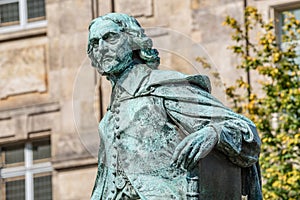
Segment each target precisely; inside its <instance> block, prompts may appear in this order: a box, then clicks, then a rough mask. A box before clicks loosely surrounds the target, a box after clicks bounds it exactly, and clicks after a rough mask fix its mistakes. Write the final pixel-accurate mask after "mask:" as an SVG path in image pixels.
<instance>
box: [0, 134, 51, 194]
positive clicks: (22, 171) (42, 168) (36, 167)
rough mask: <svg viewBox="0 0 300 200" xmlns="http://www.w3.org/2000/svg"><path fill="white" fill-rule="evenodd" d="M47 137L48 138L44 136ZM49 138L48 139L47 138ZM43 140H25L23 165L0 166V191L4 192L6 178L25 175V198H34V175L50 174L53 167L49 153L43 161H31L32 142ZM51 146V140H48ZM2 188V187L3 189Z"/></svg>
mask: <svg viewBox="0 0 300 200" xmlns="http://www.w3.org/2000/svg"><path fill="white" fill-rule="evenodd" d="M46 139H49V138H46ZM49 140H50V139H49ZM39 141H41V142H42V141H44V140H37V141H30V142H26V143H25V146H24V165H22V166H7V167H5V168H0V175H1V183H2V184H1V192H4V191H3V190H5V187H3V184H5V182H6V180H11V179H14V178H18V177H25V199H26V200H33V199H34V177H35V176H39V175H41V176H42V175H43V174H47V175H51V174H52V171H53V167H52V164H51V155H50V158H49V159H45V160H44V159H42V160H43V161H45V162H38V163H34V162H33V150H32V143H34V142H39ZM50 147H51V141H50ZM3 188H4V189H3Z"/></svg>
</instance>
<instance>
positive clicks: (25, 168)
mask: <svg viewBox="0 0 300 200" xmlns="http://www.w3.org/2000/svg"><path fill="white" fill-rule="evenodd" d="M50 159H51V144H50V140H48V139H44V140H39V141H33V142H27V143H25V144H19V145H13V146H4V147H1V148H0V177H1V191H0V194H1V195H0V196H1V197H2V199H3V200H23V199H24V200H34V199H36V200H51V199H52V176H51V171H52V166H51V160H50Z"/></svg>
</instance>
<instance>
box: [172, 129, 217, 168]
mask: <svg viewBox="0 0 300 200" xmlns="http://www.w3.org/2000/svg"><path fill="white" fill-rule="evenodd" d="M217 142H218V135H217V133H216V132H215V131H211V132H206V131H199V132H195V133H192V134H190V135H188V136H187V137H186V138H184V139H183V140H182V141H181V142H180V143H179V145H178V146H177V147H176V149H175V152H174V154H173V157H172V162H173V163H172V165H175V166H176V167H180V166H181V167H183V168H185V169H188V170H189V169H192V168H193V167H195V165H196V164H197V163H198V161H199V160H200V159H201V158H204V157H205V156H206V155H207V154H208V153H209V152H210V151H211V150H212V149H213V148H214V146H215V145H216V143H217Z"/></svg>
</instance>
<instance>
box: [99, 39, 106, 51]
mask: <svg viewBox="0 0 300 200" xmlns="http://www.w3.org/2000/svg"><path fill="white" fill-rule="evenodd" d="M99 51H100V53H102V54H103V53H106V52H108V46H107V44H106V42H105V41H103V40H101V39H100V40H99Z"/></svg>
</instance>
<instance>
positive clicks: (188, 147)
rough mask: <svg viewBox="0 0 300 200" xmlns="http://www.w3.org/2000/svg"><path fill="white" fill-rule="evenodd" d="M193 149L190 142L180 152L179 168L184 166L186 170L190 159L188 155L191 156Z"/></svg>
mask: <svg viewBox="0 0 300 200" xmlns="http://www.w3.org/2000/svg"><path fill="white" fill-rule="evenodd" d="M192 149H193V145H192V141H190V142H189V143H188V144H187V145H186V146H185V147H184V148H183V149H182V151H181V152H180V154H179V156H178V160H177V166H180V165H182V166H183V167H184V168H185V165H186V162H187V159H188V155H189V154H190V152H191V151H192Z"/></svg>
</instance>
